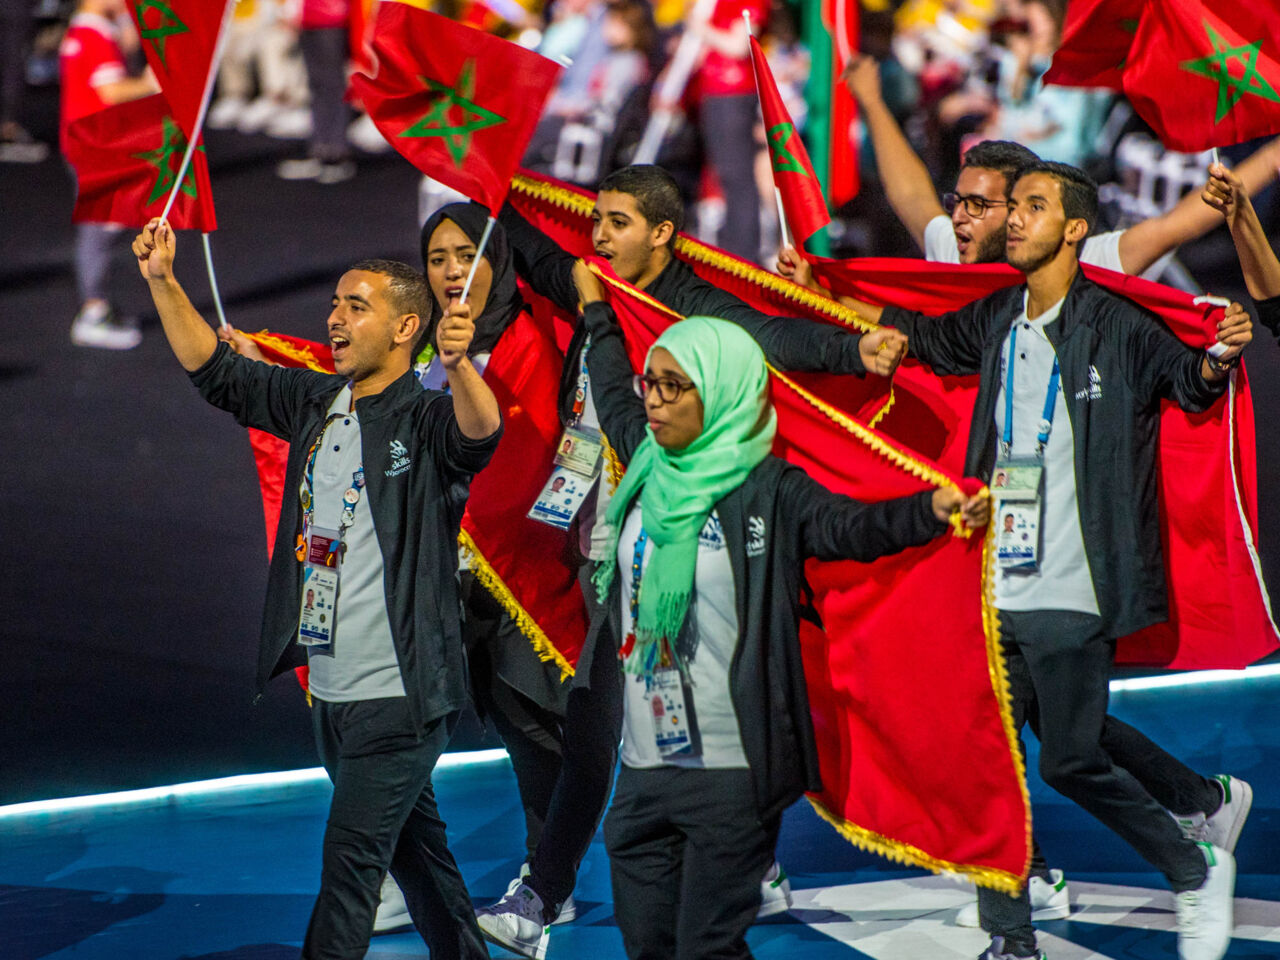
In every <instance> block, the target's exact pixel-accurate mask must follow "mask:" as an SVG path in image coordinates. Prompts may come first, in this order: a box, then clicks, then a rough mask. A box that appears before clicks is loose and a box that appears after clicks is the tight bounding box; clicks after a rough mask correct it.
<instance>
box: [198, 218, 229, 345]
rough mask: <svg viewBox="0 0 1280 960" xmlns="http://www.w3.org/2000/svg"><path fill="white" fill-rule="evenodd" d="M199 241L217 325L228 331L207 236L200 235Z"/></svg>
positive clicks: (204, 234) (205, 234)
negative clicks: (202, 251) (211, 293)
mask: <svg viewBox="0 0 1280 960" xmlns="http://www.w3.org/2000/svg"><path fill="white" fill-rule="evenodd" d="M200 239H202V240H203V241H204V265H205V267H206V268H207V269H208V271H209V289H210V290H212V291H213V308H214V309H215V310H217V311H218V325H219V326H221V327H222V329H223V330H230V329H231V324H229V323H227V315H226V313H224V312H223V309H222V295H221V294H219V293H218V278H217V277H215V276H214V275H213V252H212V251H211V250H210V249H209V235H208V234H207V233H202V234H200Z"/></svg>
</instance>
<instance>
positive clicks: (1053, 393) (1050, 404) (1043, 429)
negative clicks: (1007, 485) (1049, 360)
mask: <svg viewBox="0 0 1280 960" xmlns="http://www.w3.org/2000/svg"><path fill="white" fill-rule="evenodd" d="M1017 349H1018V325H1017V324H1016V323H1015V324H1014V325H1013V327H1012V328H1011V329H1010V330H1009V363H1008V369H1007V370H1006V376H1005V385H1004V435H1003V436H1002V437H1001V438H1000V447H1001V453H1002V454H1003V456H1004V458H1005V459H1008V458H1009V455H1010V454H1011V453H1012V452H1013V360H1014V357H1016V356H1017ZM1060 379H1061V374H1060V371H1059V370H1058V357H1057V354H1056V353H1055V354H1054V357H1053V372H1052V373H1050V374H1049V389H1048V391H1046V393H1045V396H1044V412H1043V413H1042V414H1041V415H1040V432H1039V433H1037V434H1036V456H1038V457H1043V456H1044V448H1045V444H1047V443H1048V442H1049V434H1050V433H1051V432H1052V431H1053V414H1054V411H1055V410H1056V409H1057V405H1058V381H1059V380H1060Z"/></svg>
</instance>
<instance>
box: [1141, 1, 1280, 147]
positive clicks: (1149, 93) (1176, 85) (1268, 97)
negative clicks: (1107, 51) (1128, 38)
mask: <svg viewBox="0 0 1280 960" xmlns="http://www.w3.org/2000/svg"><path fill="white" fill-rule="evenodd" d="M1124 92H1125V94H1126V95H1127V96H1128V98H1129V101H1130V102H1131V103H1132V104H1133V108H1134V110H1136V111H1137V112H1138V114H1139V116H1141V117H1142V119H1144V120H1146V121H1147V123H1148V124H1150V125H1151V127H1152V128H1153V129H1154V130H1155V131H1156V134H1157V135H1158V136H1159V137H1160V139H1161V141H1162V142H1163V143H1164V144H1165V146H1167V147H1169V148H1170V149H1173V150H1183V151H1196V150H1207V149H1209V148H1210V147H1226V146H1230V145H1232V144H1235V143H1243V142H1244V141H1246V140H1252V139H1253V138H1255V137H1262V136H1266V135H1268V134H1273V133H1277V132H1280V10H1277V7H1276V4H1275V0H1231V2H1229V3H1222V2H1216V3H1212V4H1206V3H1202V2H1200V0H1160V2H1159V3H1148V4H1147V6H1146V10H1145V12H1144V13H1143V15H1142V20H1141V22H1140V23H1139V24H1138V33H1137V36H1136V37H1135V38H1134V42H1133V47H1132V50H1131V55H1130V58H1129V61H1128V63H1127V65H1126V66H1125V70H1124Z"/></svg>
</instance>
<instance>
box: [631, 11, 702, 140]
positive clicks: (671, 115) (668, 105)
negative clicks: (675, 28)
mask: <svg viewBox="0 0 1280 960" xmlns="http://www.w3.org/2000/svg"><path fill="white" fill-rule="evenodd" d="M715 7H716V0H697V3H696V4H694V7H693V12H692V13H691V14H690V15H689V18H688V21H687V22H688V23H698V24H705V23H708V22H710V20H711V14H712V13H713V12H714V11H715ZM701 52H702V38H701V37H700V36H698V35H697V34H696V33H695V32H694V31H693V30H689V29H688V28H686V29H685V32H684V34H683V35H682V36H681V37H680V44H679V45H678V46H677V47H676V52H675V55H674V56H673V57H672V58H671V64H670V66H668V67H667V73H666V76H665V77H663V80H662V85H661V86H660V87H659V88H658V96H657V100H658V104H659V106H658V109H657V110H655V111H653V115H652V116H651V117H649V123H648V125H647V126H646V127H645V128H644V137H643V138H642V139H641V141H640V146H639V147H637V148H636V153H635V157H634V158H633V159H632V161H631V162H632V163H654V162H655V161H656V160H657V159H658V149H659V148H660V147H661V146H662V141H663V140H664V139H665V138H666V136H667V130H668V129H669V128H670V127H671V123H672V121H673V120H674V119H675V115H676V111H677V110H678V109H679V108H678V107H677V106H676V104H678V103H679V102H680V98H681V97H682V96H683V95H684V88H685V87H686V86H688V84H689V76H690V75H691V74H692V73H693V68H694V67H696V66H697V65H698V55H699V54H700V53H701Z"/></svg>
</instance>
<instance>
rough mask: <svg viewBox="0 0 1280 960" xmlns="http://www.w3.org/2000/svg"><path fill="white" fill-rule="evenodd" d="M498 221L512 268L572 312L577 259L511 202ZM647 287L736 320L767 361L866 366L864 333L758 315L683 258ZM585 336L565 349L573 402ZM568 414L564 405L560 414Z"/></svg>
mask: <svg viewBox="0 0 1280 960" xmlns="http://www.w3.org/2000/svg"><path fill="white" fill-rule="evenodd" d="M499 221H500V222H501V224H502V226H503V227H504V228H505V229H506V231H507V236H508V237H509V238H510V240H511V252H512V253H513V254H514V256H515V261H516V272H517V273H519V274H520V276H521V277H522V278H524V280H525V282H526V283H528V284H529V286H531V287H533V289H534V290H535V291H537V292H538V293H540V294H541V295H542V296H544V297H546V298H547V299H548V300H550V301H551V302H552V303H554V304H555V305H556V306H558V307H560V308H561V309H563V310H567V311H568V312H569V313H572V314H575V315H576V314H577V311H578V288H577V286H576V285H575V284H574V282H573V264H574V262H575V261H576V260H577V257H575V256H573V255H572V254H571V253H568V252H566V251H565V250H564V249H563V248H561V247H560V246H559V245H557V244H556V243H555V242H554V241H553V240H551V239H550V238H549V237H548V236H547V235H546V234H545V233H543V232H542V231H541V230H539V229H537V228H536V227H534V226H533V225H532V224H530V223H529V221H528V220H526V219H525V218H524V217H522V216H520V214H519V213H517V212H516V210H515V208H513V207H512V206H511V204H510V203H508V204H506V205H505V206H504V207H503V208H502V212H501V214H500V215H499ZM644 292H645V293H647V294H648V295H649V296H651V297H653V298H654V299H655V300H657V301H658V302H659V303H662V304H664V305H666V306H668V307H670V308H671V309H672V310H674V311H675V312H676V313H678V314H680V315H681V316H683V317H693V316H703V317H719V318H720V319H721V320H728V321H729V322H730V323H736V324H737V325H738V326H740V327H742V328H743V329H744V330H746V331H747V333H749V334H751V336H752V337H753V338H754V339H755V341H756V343H758V344H760V349H761V350H763V351H764V355H765V359H767V360H768V361H769V362H770V363H771V364H773V365H774V366H775V367H777V368H778V369H779V370H813V371H820V372H821V371H825V372H828V373H852V374H856V375H858V376H862V375H863V374H865V373H866V372H867V371H866V367H864V366H863V364H862V357H861V356H860V355H859V353H858V341H859V340H861V339H862V335H861V334H857V333H850V332H849V331H848V330H844V329H842V328H841V327H838V326H835V325H834V324H830V323H823V322H822V321H819V320H809V319H805V318H803V317H775V316H770V315H768V314H765V313H761V312H760V311H759V310H756V309H755V308H754V307H751V306H748V305H747V304H745V303H743V302H742V301H741V300H739V299H738V298H737V297H735V296H734V295H733V294H731V293H728V292H726V291H724V290H721V289H720V288H719V287H717V286H715V285H714V284H712V283H708V282H707V281H706V280H703V279H702V278H701V277H699V276H698V275H697V274H696V273H694V272H693V268H691V267H690V266H689V265H688V264H687V263H685V262H684V261H683V260H679V259H677V258H675V257H672V258H671V262H670V263H668V264H667V266H666V267H665V268H664V269H663V271H662V272H661V273H660V274H658V276H657V277H655V278H654V280H653V282H652V283H650V284H649V285H648V286H647V287H645V288H644ZM585 338H586V330H585V328H584V327H583V325H582V324H579V325H578V328H577V330H575V331H574V337H573V340H572V341H571V342H570V344H569V349H568V351H567V353H566V358H565V366H564V376H565V378H566V384H565V386H566V389H564V390H561V397H567V400H566V401H565V402H567V403H568V404H569V405H572V403H573V393H574V387H576V385H577V384H576V380H577V376H578V369H579V368H578V364H579V363H580V360H579V356H580V354H581V350H582V342H583V340H584V339H585ZM569 381H572V383H570V382H569ZM565 413H566V411H565V410H564V409H563V408H562V410H561V414H562V416H564V415H565ZM566 419H567V417H566Z"/></svg>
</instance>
